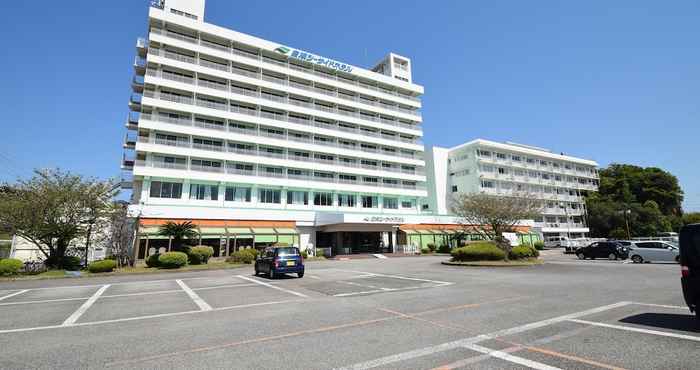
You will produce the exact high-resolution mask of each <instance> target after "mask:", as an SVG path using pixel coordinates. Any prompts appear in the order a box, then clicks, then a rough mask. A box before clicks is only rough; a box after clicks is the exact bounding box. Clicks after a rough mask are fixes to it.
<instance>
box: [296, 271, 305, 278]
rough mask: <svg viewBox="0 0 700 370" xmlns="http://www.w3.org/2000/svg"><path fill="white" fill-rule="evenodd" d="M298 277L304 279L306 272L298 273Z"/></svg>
mask: <svg viewBox="0 0 700 370" xmlns="http://www.w3.org/2000/svg"><path fill="white" fill-rule="evenodd" d="M297 276H299V278H300V279H301V278H303V277H304V271H302V272H300V273H298V274H297Z"/></svg>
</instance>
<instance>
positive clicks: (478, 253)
mask: <svg viewBox="0 0 700 370" xmlns="http://www.w3.org/2000/svg"><path fill="white" fill-rule="evenodd" d="M451 254H452V260H453V261H460V262H468V261H502V260H505V258H506V253H505V252H504V251H503V250H501V249H500V248H498V247H497V246H496V245H495V244H494V243H491V242H476V243H472V244H469V245H467V246H466V247H459V248H455V249H453V250H452V253H451Z"/></svg>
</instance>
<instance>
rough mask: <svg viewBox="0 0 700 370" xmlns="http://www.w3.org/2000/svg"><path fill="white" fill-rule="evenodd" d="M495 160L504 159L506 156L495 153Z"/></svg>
mask: <svg viewBox="0 0 700 370" xmlns="http://www.w3.org/2000/svg"><path fill="white" fill-rule="evenodd" d="M496 158H498V159H506V155H505V154H503V153H496Z"/></svg>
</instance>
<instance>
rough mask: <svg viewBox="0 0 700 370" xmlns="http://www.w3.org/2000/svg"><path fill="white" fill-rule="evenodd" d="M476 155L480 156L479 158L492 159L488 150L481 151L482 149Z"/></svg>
mask: <svg viewBox="0 0 700 370" xmlns="http://www.w3.org/2000/svg"><path fill="white" fill-rule="evenodd" d="M476 155H478V156H479V157H490V156H491V152H489V151H488V150H481V149H479V150H477V151H476Z"/></svg>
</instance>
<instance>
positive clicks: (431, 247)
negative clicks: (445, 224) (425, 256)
mask: <svg viewBox="0 0 700 370" xmlns="http://www.w3.org/2000/svg"><path fill="white" fill-rule="evenodd" d="M428 249H430V253H432V252H435V249H437V247H435V243H428Z"/></svg>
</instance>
